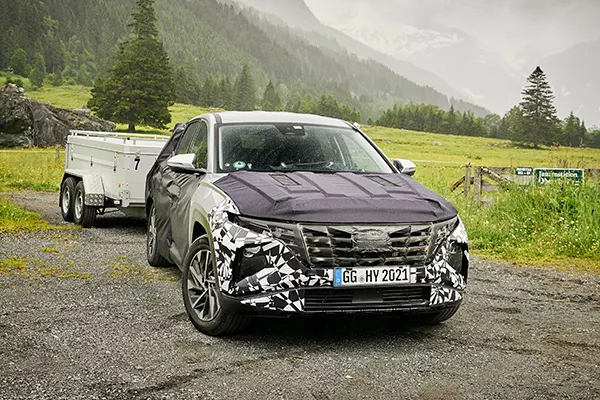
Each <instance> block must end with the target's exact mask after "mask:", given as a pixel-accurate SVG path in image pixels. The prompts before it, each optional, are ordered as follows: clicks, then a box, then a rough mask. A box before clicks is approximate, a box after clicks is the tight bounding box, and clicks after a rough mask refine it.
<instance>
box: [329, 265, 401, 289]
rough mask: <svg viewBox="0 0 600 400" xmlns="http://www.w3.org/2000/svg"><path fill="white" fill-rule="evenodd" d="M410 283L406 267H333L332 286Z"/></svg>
mask: <svg viewBox="0 0 600 400" xmlns="http://www.w3.org/2000/svg"><path fill="white" fill-rule="evenodd" d="M400 283H410V270H409V268H408V267H374V268H335V269H334V274H333V286H384V285H397V284H400Z"/></svg>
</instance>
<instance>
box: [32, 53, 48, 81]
mask: <svg viewBox="0 0 600 400" xmlns="http://www.w3.org/2000/svg"><path fill="white" fill-rule="evenodd" d="M44 79H46V62H45V61H44V56H43V55H41V54H40V53H36V54H35V58H34V62H33V70H31V74H29V80H30V81H31V84H32V85H33V87H34V88H36V89H37V88H41V87H42V86H43V85H44Z"/></svg>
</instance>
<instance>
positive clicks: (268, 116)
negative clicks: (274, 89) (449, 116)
mask: <svg viewBox="0 0 600 400" xmlns="http://www.w3.org/2000/svg"><path fill="white" fill-rule="evenodd" d="M213 116H214V117H215V119H216V120H217V122H218V123H222V124H239V123H251V124H256V123H281V124H301V125H325V126H335V127H340V128H348V127H349V124H348V122H345V121H342V120H340V119H335V118H328V117H322V116H320V115H312V114H296V113H289V112H271V111H225V112H220V113H214V114H213Z"/></svg>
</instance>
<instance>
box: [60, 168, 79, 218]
mask: <svg viewBox="0 0 600 400" xmlns="http://www.w3.org/2000/svg"><path fill="white" fill-rule="evenodd" d="M76 184H77V180H76V179H75V178H73V177H68V178H66V179H65V180H64V181H63V183H62V185H61V188H60V213H61V214H62V217H63V219H64V220H65V221H67V222H73V221H74V220H75V218H74V216H73V204H74V199H75V185H76Z"/></svg>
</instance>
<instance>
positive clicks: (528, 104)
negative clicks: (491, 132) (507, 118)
mask: <svg viewBox="0 0 600 400" xmlns="http://www.w3.org/2000/svg"><path fill="white" fill-rule="evenodd" d="M527 82H528V85H527V86H525V89H523V92H521V94H522V95H523V99H522V101H521V104H520V107H521V110H522V111H523V136H522V137H521V138H520V139H518V140H519V141H520V142H523V143H530V144H533V145H535V146H537V145H538V144H545V145H549V144H551V143H552V141H553V140H554V138H555V136H556V133H557V128H558V118H557V117H556V107H554V94H553V93H552V88H550V85H549V84H548V81H547V80H546V74H544V71H542V69H541V68H540V67H537V68H536V69H535V70H534V71H533V72H532V73H531V75H529V77H528V78H527Z"/></svg>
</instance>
